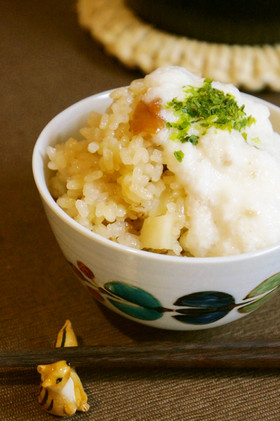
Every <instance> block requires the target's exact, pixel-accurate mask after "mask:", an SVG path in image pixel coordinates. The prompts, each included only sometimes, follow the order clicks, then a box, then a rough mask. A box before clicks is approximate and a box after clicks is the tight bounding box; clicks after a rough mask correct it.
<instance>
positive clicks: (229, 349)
mask: <svg viewBox="0 0 280 421" xmlns="http://www.w3.org/2000/svg"><path fill="white" fill-rule="evenodd" d="M59 360H66V361H68V362H70V364H71V365H73V366H76V367H79V366H80V367H81V366H91V367H99V368H102V367H104V368H106V367H170V368H171V367H173V368H175V367H178V368H280V342H279V341H275V342H234V343H228V344H221V343H207V344H205V343H199V342H198V343H190V344H176V345H174V344H163V345H153V344H150V345H128V346H107V345H106V346H105V345H104V346H99V345H98V346H88V347H83V346H79V347H67V348H54V349H41V350H40V349H35V350H23V351H10V352H0V367H36V366H37V365H39V364H50V363H53V362H55V361H59Z"/></svg>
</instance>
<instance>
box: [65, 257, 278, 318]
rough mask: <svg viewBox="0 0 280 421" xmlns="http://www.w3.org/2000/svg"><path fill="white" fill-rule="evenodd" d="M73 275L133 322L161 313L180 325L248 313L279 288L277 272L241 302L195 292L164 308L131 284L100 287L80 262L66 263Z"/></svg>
mask: <svg viewBox="0 0 280 421" xmlns="http://www.w3.org/2000/svg"><path fill="white" fill-rule="evenodd" d="M69 264H70V266H71V268H72V270H73V271H74V273H75V275H76V276H78V278H79V280H80V281H81V282H82V283H83V285H84V286H85V287H86V288H87V290H88V291H89V293H90V294H91V295H92V296H93V297H94V298H95V299H96V300H97V301H99V302H101V303H102V304H105V305H107V306H108V307H111V306H113V307H115V308H116V309H117V310H119V311H120V312H121V313H124V315H126V316H129V317H131V318H134V319H136V320H145V321H154V320H158V319H160V318H161V317H162V316H163V314H164V313H170V316H171V317H172V318H174V319H176V320H177V321H178V322H179V323H185V324H191V325H208V324H211V323H214V322H216V321H217V320H220V319H222V318H223V317H225V316H226V315H227V314H229V313H230V312H231V311H232V310H233V309H234V308H236V309H237V311H238V312H239V313H241V314H248V313H250V312H252V311H254V310H256V309H257V308H258V307H260V306H261V305H262V304H263V303H264V302H265V301H267V300H268V299H269V298H270V297H271V296H272V295H273V294H274V293H275V292H276V290H278V289H279V288H280V272H278V273H276V274H275V275H273V276H270V277H269V278H267V279H265V280H264V281H263V282H262V283H260V284H259V285H258V286H257V287H256V288H254V289H253V290H252V291H249V292H248V294H247V295H246V297H244V299H243V300H242V301H241V302H238V303H236V302H235V299H234V297H233V296H232V295H231V294H228V293H226V292H223V291H197V292H194V293H191V294H186V295H183V296H181V297H178V298H177V299H176V300H175V302H174V303H173V306H174V307H172V304H171V305H170V308H166V307H163V306H162V304H161V303H160V301H159V299H158V298H156V297H155V296H154V295H152V294H151V293H149V292H147V291H145V290H143V289H141V288H139V287H136V286H134V285H131V284H128V283H126V282H122V281H119V280H112V281H109V282H105V283H104V285H103V286H99V284H98V282H97V281H96V278H95V275H94V272H93V271H92V270H91V269H90V268H89V267H88V266H87V265H85V264H84V263H83V262H82V261H77V262H75V264H74V263H72V262H69Z"/></svg>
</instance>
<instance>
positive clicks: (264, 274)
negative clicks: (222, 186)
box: [33, 92, 280, 330]
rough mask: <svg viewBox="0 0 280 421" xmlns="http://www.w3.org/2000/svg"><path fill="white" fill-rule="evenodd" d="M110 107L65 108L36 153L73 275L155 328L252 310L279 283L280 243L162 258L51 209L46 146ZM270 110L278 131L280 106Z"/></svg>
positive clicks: (96, 103)
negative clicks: (231, 252) (232, 252)
mask: <svg viewBox="0 0 280 421" xmlns="http://www.w3.org/2000/svg"><path fill="white" fill-rule="evenodd" d="M110 102H111V100H110V97H109V92H104V93H101V94H98V95H93V96H91V97H89V98H86V99H84V100H82V101H80V102H78V103H76V104H74V105H72V106H71V107H69V108H67V109H66V110H64V111H63V112H61V113H60V114H58V115H57V116H56V117H55V118H54V119H53V120H51V121H50V123H49V124H48V125H47V126H46V127H45V128H44V130H43V131H42V133H41V134H40V136H39V138H38V140H37V143H36V145H35V148H34V152H33V174H34V178H35V182H36V185H37V188H38V190H39V193H40V196H41V199H42V202H43V205H44V208H45V211H46V214H47V217H48V220H49V223H50V225H51V228H52V230H53V232H54V235H55V237H56V239H57V242H58V244H59V246H60V248H61V250H62V252H63V254H64V256H65V258H66V260H67V261H68V262H69V264H70V265H71V267H72V268H73V270H74V272H75V273H76V275H78V277H79V279H80V280H81V282H82V283H83V284H84V285H85V287H86V288H87V289H88V291H89V292H90V293H91V294H92V295H93V296H94V297H95V298H96V299H97V300H98V301H100V302H102V303H103V304H104V305H106V306H107V307H109V308H110V309H112V310H114V311H115V312H117V313H118V314H120V315H122V316H125V317H128V318H130V319H131V320H134V321H137V322H140V323H143V324H146V325H148V326H154V327H157V328H163V329H172V330H198V329H207V328H211V327H216V326H220V325H223V324H225V323H229V322H232V321H234V320H237V319H239V318H241V317H243V316H245V315H246V314H249V313H251V312H252V311H253V310H255V309H256V308H258V307H259V306H260V305H261V304H262V303H263V302H265V301H266V300H267V299H268V298H269V297H270V296H271V295H272V294H273V293H274V292H275V291H276V289H277V288H278V286H279V284H280V274H279V272H280V245H277V246H275V247H271V248H267V249H264V250H260V251H258V252H255V253H248V254H242V255H237V256H232V257H213V258H212V257H210V258H199V257H196V258H189V257H172V256H164V255H160V254H154V253H149V252H144V251H139V250H134V249H132V248H128V247H125V246H122V245H119V244H116V243H114V242H112V241H110V240H107V239H105V238H103V237H100V236H99V235H96V234H94V233H92V232H90V231H89V230H88V229H86V228H84V227H83V226H81V225H80V224H79V223H77V222H76V221H74V220H73V219H71V218H70V217H69V216H68V215H67V214H66V213H65V212H64V211H63V210H62V209H61V208H60V207H59V206H58V205H57V204H56V202H55V201H54V199H53V198H52V196H51V195H50V192H49V190H48V187H47V179H48V169H47V156H46V147H47V146H48V145H54V144H55V143H57V142H60V141H64V140H66V139H67V137H68V136H70V135H76V134H77V133H78V129H79V128H80V127H82V126H83V125H84V124H85V122H86V120H87V117H88V114H89V112H90V111H93V110H95V111H99V112H103V111H104V109H105V108H107V106H108V105H109V104H110ZM266 104H267V103H266ZM267 105H268V106H269V108H270V111H271V121H272V123H273V125H274V128H275V130H277V131H279V132H280V108H278V107H276V106H274V105H271V104H267Z"/></svg>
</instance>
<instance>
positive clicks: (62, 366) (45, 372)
mask: <svg viewBox="0 0 280 421" xmlns="http://www.w3.org/2000/svg"><path fill="white" fill-rule="evenodd" d="M67 346H78V341H77V338H76V335H75V333H74V331H73V329H72V326H71V322H70V321H69V320H67V321H66V322H65V324H64V326H63V327H62V328H61V330H60V331H59V333H58V335H57V341H56V348H60V347H67ZM37 371H38V373H40V375H41V389H40V394H39V398H38V400H39V404H40V405H41V406H42V407H43V408H44V409H45V410H46V411H47V412H48V413H50V414H53V415H58V416H62V417H65V416H69V415H73V414H75V413H76V411H82V412H86V411H88V409H89V405H88V403H87V395H86V393H85V391H84V388H83V385H82V383H81V380H80V378H79V376H78V374H77V373H76V371H75V369H74V368H73V367H70V365H69V364H68V363H67V362H66V361H58V362H55V363H53V364H47V365H39V366H38V367H37Z"/></svg>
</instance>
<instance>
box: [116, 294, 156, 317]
mask: <svg viewBox="0 0 280 421" xmlns="http://www.w3.org/2000/svg"><path fill="white" fill-rule="evenodd" d="M109 301H110V303H111V304H113V306H115V307H117V308H118V309H119V310H120V311H122V312H123V313H125V314H127V315H129V316H131V317H134V318H135V319H140V320H157V319H160V318H161V317H162V313H161V312H160V311H157V310H153V309H150V308H143V307H136V306H131V305H129V304H124V303H120V302H118V301H114V300H111V299H110V300H109Z"/></svg>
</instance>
